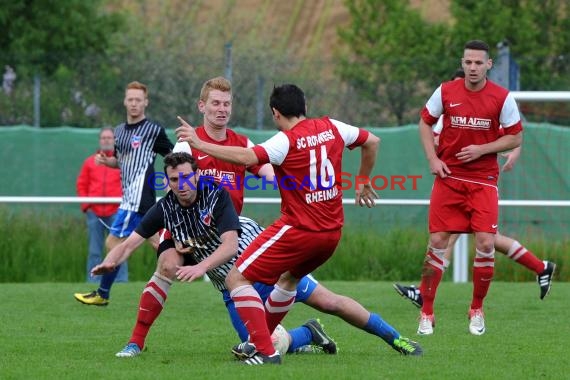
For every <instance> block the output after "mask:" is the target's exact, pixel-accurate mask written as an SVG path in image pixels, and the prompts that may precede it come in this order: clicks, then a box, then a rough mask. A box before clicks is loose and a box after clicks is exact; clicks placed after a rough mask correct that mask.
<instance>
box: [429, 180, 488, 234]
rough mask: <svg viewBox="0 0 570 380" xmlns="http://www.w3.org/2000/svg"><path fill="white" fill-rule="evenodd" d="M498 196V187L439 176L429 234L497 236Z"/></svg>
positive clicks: (431, 203)
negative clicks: (484, 234)
mask: <svg viewBox="0 0 570 380" xmlns="http://www.w3.org/2000/svg"><path fill="white" fill-rule="evenodd" d="M498 220H499V193H498V189H497V187H496V186H493V185H489V184H486V183H482V182H475V181H470V180H459V179H455V178H450V177H447V178H443V179H442V178H439V177H436V179H435V181H434V184H433V189H432V191H431V199H430V206H429V232H490V233H493V234H496V233H497V223H498Z"/></svg>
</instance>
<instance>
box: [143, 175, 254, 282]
mask: <svg viewBox="0 0 570 380" xmlns="http://www.w3.org/2000/svg"><path fill="white" fill-rule="evenodd" d="M197 189H198V195H197V198H196V201H195V202H194V203H193V204H192V205H191V206H190V207H182V206H181V205H180V203H179V202H178V200H177V198H176V196H175V195H174V193H173V192H172V191H171V192H169V193H168V194H166V195H165V196H164V198H162V199H160V200H159V201H158V203H157V204H156V205H154V206H153V207H152V208H151V209H150V210H149V211H148V213H147V214H146V215H145V216H144V218H143V219H142V221H141V223H140V224H139V226H138V227H137V228H136V230H135V231H136V232H137V233H138V234H139V235H141V236H142V237H144V238H147V239H148V238H149V237H150V236H152V235H154V234H155V233H156V232H158V231H160V230H161V229H162V228H166V229H167V230H168V231H170V233H171V234H172V238H173V239H176V240H177V241H179V242H181V243H182V245H183V246H184V248H188V247H190V248H191V250H190V252H189V253H187V254H189V255H191V258H192V260H193V261H195V262H200V261H202V260H204V259H206V258H207V257H208V256H210V255H211V254H212V253H214V251H215V250H216V249H217V248H218V247H219V246H220V245H221V244H222V240H221V238H220V236H221V235H222V234H223V233H224V232H227V231H231V230H236V231H238V233H239V248H238V254H237V255H236V256H235V257H234V258H232V259H231V260H230V261H228V262H226V263H225V264H222V265H220V266H218V267H216V268H214V269H211V270H209V271H208V272H207V273H208V277H209V278H210V280H211V281H212V284H213V285H214V286H215V287H216V288H217V289H218V290H220V291H222V290H226V286H225V283H224V281H225V279H226V276H227V275H228V272H229V271H230V269H231V268H232V266H233V263H234V261H235V260H236V259H237V257H238V256H239V255H240V254H241V253H242V252H243V251H244V250H245V248H246V247H247V246H248V245H249V244H250V243H251V242H252V241H253V239H255V237H257V235H259V234H260V233H261V231H263V228H262V227H261V226H260V225H259V224H257V223H256V222H255V221H253V220H251V219H249V218H246V217H242V216H239V217H238V215H237V213H236V211H235V208H234V205H233V203H232V201H231V198H230V195H229V193H228V192H227V191H226V190H225V189H224V188H223V187H220V186H219V185H218V184H216V183H214V182H212V181H209V180H204V179H200V181H199V182H198V186H197Z"/></svg>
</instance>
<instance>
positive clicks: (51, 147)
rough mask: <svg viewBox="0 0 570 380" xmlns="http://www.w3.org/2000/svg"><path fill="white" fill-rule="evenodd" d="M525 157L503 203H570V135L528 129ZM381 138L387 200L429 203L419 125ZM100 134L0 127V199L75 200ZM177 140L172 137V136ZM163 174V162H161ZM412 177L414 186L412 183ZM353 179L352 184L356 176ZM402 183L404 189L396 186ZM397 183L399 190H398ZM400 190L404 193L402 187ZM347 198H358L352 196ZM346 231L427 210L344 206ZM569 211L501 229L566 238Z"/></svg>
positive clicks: (413, 217) (261, 136) (375, 227)
mask: <svg viewBox="0 0 570 380" xmlns="http://www.w3.org/2000/svg"><path fill="white" fill-rule="evenodd" d="M525 128H526V130H525V137H524V144H523V154H522V156H521V159H520V160H519V162H518V164H517V165H516V167H515V169H514V170H513V171H512V172H509V173H505V174H502V175H501V180H500V194H501V199H505V200H507V199H512V200H568V199H570V153H569V151H568V149H569V147H570V128H569V127H561V126H555V125H550V124H527V125H525ZM371 130H373V131H374V132H375V133H376V134H377V135H378V136H380V137H381V138H382V143H381V147H380V152H379V156H378V161H377V165H376V168H375V170H374V175H375V176H377V180H376V184H377V185H378V186H383V185H386V188H385V189H384V190H382V191H379V193H380V196H381V198H383V199H428V198H429V194H430V189H431V186H432V182H433V177H432V176H431V175H430V173H429V170H428V165H427V162H426V161H425V158H424V154H423V150H422V147H421V145H420V141H419V137H418V132H417V126H415V125H409V126H403V127H398V128H381V129H371ZM236 131H238V132H241V133H244V134H247V135H248V136H249V137H250V138H251V140H252V141H254V142H262V141H263V140H265V139H267V138H268V137H270V136H272V135H273V134H274V132H272V131H255V130H251V129H242V128H236ZM98 132H99V131H98V129H76V128H69V127H60V128H38V129H36V128H33V127H29V126H13V127H0V162H1V163H2V164H1V165H0V196H74V195H75V180H76V177H77V174H78V172H79V169H80V167H81V164H82V162H83V160H84V159H85V157H87V156H88V155H90V154H92V153H94V152H95V150H96V149H97V143H98ZM167 133H168V135H169V136H170V137H171V138H172V140H173V141H174V130H173V129H168V130H167ZM345 157H346V161H345V166H344V168H345V170H344V171H345V174H344V175H345V178H346V179H347V180H349V179H351V177H350V175H352V176H354V174H355V173H356V171H357V168H358V164H359V159H360V155H359V154H358V152H348V153H347V154H346V155H345ZM156 168H157V170H162V169H161V168H162V159H161V158H160V157H159V158H158V159H157V162H156ZM412 177H414V178H415V181H414V180H413V179H412ZM352 179H353V177H352ZM396 182H400V183H401V185H397V183H396ZM395 183H396V184H395ZM402 187H403V188H402ZM246 196H248V197H278V192H276V191H273V190H247V189H246ZM346 196H347V197H349V198H352V197H354V193H353V190H347V192H346ZM0 207H8V208H10V210H13V211H14V212H18V211H19V210H22V209H24V208H25V209H30V208H32V209H33V208H48V209H49V208H57V209H58V210H66V211H68V212H70V213H77V214H79V206H78V205H76V204H50V205H45V204H41V205H40V204H13V203H10V204H5V205H1V204H0ZM345 210H346V215H347V222H346V223H347V226H353V227H356V228H366V229H370V230H372V231H379V232H380V231H386V230H389V229H391V228H394V227H398V228H402V227H403V228H407V227H411V228H419V229H422V228H425V226H426V220H427V216H426V215H427V207H426V206H409V205H405V206H404V205H394V206H392V205H381V206H378V207H376V208H375V209H372V210H365V211H362V210H361V209H358V208H356V207H352V206H350V205H345ZM278 213H279V206H278V205H277V204H275V205H273V204H270V205H267V204H246V206H245V209H244V214H245V215H248V216H251V217H253V218H256V219H258V220H259V221H260V222H261V223H264V224H267V223H269V222H270V221H272V220H273V219H274V218H275V217H277V215H278ZM569 221H570V208H569V207H544V206H539V207H522V206H516V207H501V215H500V223H501V224H500V226H501V227H500V228H501V229H502V231H503V232H504V233H507V234H509V235H515V236H516V235H523V236H524V235H528V234H540V235H546V236H558V237H560V236H564V235H565V234H567V232H568V227H569Z"/></svg>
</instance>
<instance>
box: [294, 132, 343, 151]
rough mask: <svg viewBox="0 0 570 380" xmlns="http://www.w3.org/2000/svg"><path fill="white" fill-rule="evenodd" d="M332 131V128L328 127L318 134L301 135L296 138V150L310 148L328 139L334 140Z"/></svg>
mask: <svg viewBox="0 0 570 380" xmlns="http://www.w3.org/2000/svg"><path fill="white" fill-rule="evenodd" d="M334 138H335V137H334V133H333V131H332V129H328V130H326V131H323V132H321V133H319V134H318V135H311V136H303V137H299V138H298V139H297V150H300V149H305V148H312V147H315V146H317V145H320V144H323V143H325V142H327V141H329V140H334Z"/></svg>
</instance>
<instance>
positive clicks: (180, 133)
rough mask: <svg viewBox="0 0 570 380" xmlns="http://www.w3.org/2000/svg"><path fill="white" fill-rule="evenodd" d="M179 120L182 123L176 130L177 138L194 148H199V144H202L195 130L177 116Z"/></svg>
mask: <svg viewBox="0 0 570 380" xmlns="http://www.w3.org/2000/svg"><path fill="white" fill-rule="evenodd" d="M177 118H178V121H180V123H181V125H180V126H179V127H178V128H176V137H177V138H178V141H187V142H188V144H190V146H191V147H192V148H198V145H197V144H198V143H199V142H200V139H199V138H198V136H197V135H196V131H195V130H194V128H193V127H192V126H191V125H190V124H189V123H188V122H187V121H186V120H184V119H183V118H181V117H180V116H177Z"/></svg>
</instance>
